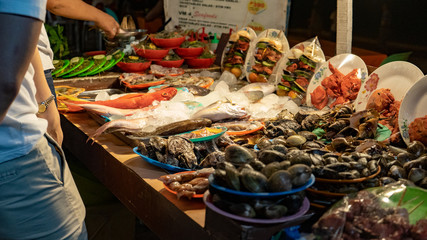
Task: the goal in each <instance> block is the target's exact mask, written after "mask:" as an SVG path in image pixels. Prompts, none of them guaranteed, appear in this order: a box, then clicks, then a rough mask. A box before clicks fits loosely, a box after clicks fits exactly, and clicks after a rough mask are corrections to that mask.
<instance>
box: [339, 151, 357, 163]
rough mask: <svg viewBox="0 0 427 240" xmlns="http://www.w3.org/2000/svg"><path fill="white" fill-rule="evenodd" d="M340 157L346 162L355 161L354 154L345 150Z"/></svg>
mask: <svg viewBox="0 0 427 240" xmlns="http://www.w3.org/2000/svg"><path fill="white" fill-rule="evenodd" d="M340 159H341V160H342V161H344V162H352V161H354V158H353V156H352V155H351V153H348V152H344V153H343V154H341V156H340Z"/></svg>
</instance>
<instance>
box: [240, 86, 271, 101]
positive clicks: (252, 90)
mask: <svg viewBox="0 0 427 240" xmlns="http://www.w3.org/2000/svg"><path fill="white" fill-rule="evenodd" d="M274 91H276V85H275V84H272V83H263V82H257V83H250V84H248V85H246V86H244V87H242V88H240V89H239V90H238V92H243V93H245V95H246V97H247V98H248V99H249V100H250V101H252V102H256V101H258V100H260V99H261V98H263V97H264V96H267V95H268V94H271V93H274Z"/></svg>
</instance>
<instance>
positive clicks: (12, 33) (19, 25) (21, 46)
mask: <svg viewBox="0 0 427 240" xmlns="http://www.w3.org/2000/svg"><path fill="white" fill-rule="evenodd" d="M41 26H42V22H41V21H40V20H37V19H35V18H31V17H25V16H21V15H13V14H4V13H0V35H1V36H4V37H0V48H1V54H2V56H1V58H0V73H1V74H0V84H1V87H0V122H1V121H3V119H4V117H5V116H6V113H7V111H8V109H9V107H10V105H11V104H12V102H13V101H14V100H15V98H16V95H17V94H18V92H19V89H20V87H21V83H22V80H23V79H24V75H25V73H26V71H27V69H28V66H29V64H30V61H31V59H32V56H33V54H34V49H35V48H36V45H37V41H38V39H39V35H40V29H41ZM6 36H7V37H6Z"/></svg>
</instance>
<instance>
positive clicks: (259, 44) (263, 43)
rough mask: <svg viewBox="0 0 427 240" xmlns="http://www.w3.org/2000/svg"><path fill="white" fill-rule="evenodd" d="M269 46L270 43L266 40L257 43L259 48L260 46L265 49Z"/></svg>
mask: <svg viewBox="0 0 427 240" xmlns="http://www.w3.org/2000/svg"><path fill="white" fill-rule="evenodd" d="M267 46H268V43H265V42H259V43H257V45H256V47H257V48H260V49H264V48H266V47H267Z"/></svg>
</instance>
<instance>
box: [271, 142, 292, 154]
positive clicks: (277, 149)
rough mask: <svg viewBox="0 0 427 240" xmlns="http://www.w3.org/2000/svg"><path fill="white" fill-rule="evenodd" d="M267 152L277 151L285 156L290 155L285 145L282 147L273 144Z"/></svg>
mask: <svg viewBox="0 0 427 240" xmlns="http://www.w3.org/2000/svg"><path fill="white" fill-rule="evenodd" d="M265 150H275V151H278V152H281V153H283V154H286V153H288V148H286V147H285V146H284V145H281V144H280V145H279V144H273V145H271V146H269V147H267V148H266V149H265Z"/></svg>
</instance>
